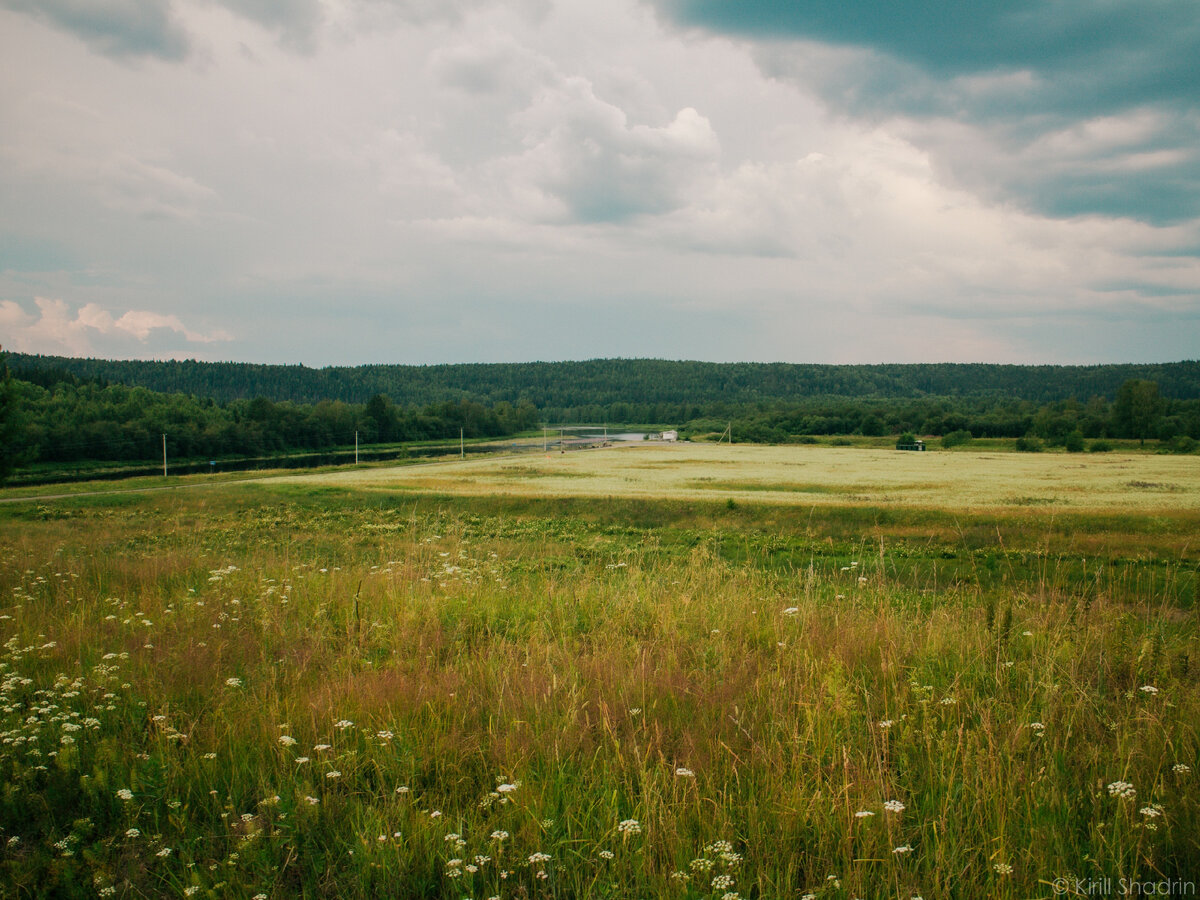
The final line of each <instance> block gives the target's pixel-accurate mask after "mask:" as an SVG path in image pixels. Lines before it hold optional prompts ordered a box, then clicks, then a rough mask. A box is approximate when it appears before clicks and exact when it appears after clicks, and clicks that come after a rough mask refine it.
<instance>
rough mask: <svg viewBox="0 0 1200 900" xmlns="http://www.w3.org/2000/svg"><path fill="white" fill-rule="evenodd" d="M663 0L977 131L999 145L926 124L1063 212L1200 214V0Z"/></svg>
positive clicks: (824, 87)
mask: <svg viewBox="0 0 1200 900" xmlns="http://www.w3.org/2000/svg"><path fill="white" fill-rule="evenodd" d="M656 2H657V6H658V8H660V9H661V10H663V11H664V12H665V13H666V14H667V15H668V17H669V18H671V19H673V20H675V21H676V22H678V23H679V24H682V25H684V26H687V27H699V28H702V29H705V30H708V31H711V32H716V33H722V34H728V35H734V36H740V37H744V38H747V39H750V40H751V41H753V42H755V43H756V44H757V58H758V60H759V63H760V65H761V66H762V68H763V70H764V71H765V72H766V73H767V74H770V75H772V76H775V77H778V78H781V79H785V80H792V81H795V82H797V83H802V84H804V85H806V86H807V87H809V88H811V89H813V90H816V91H817V92H819V93H820V95H821V96H822V97H824V98H825V100H826V101H827V102H828V103H830V105H831V106H833V107H834V108H836V109H837V110H839V111H841V112H845V113H849V114H850V115H854V116H862V117H868V118H877V119H883V118H888V117H894V116H906V117H911V118H913V119H914V120H917V121H918V122H920V121H924V122H926V123H935V122H945V121H953V122H957V123H961V124H963V125H965V126H968V127H970V128H972V129H975V131H976V142H977V144H986V145H987V146H988V148H989V149H988V150H987V152H986V153H984V154H980V153H979V152H978V147H977V146H976V147H966V146H960V147H957V148H955V149H956V150H957V152H951V150H950V148H949V142H948V141H947V140H946V139H945V135H944V134H940V133H937V132H938V130H939V129H938V128H937V127H931V128H930V129H929V130H928V133H926V134H921V129H920V128H917V129H914V137H915V139H916V140H917V141H918V143H920V144H921V145H922V146H926V147H929V148H931V150H932V151H933V152H934V153H935V155H936V156H937V159H938V161H939V163H940V164H941V165H942V166H943V167H944V168H945V169H946V170H947V171H949V172H951V173H953V174H954V175H955V176H956V177H957V178H959V179H960V180H962V181H963V182H964V183H972V182H976V183H974V184H972V186H973V187H975V188H978V187H980V184H979V183H978V182H981V181H988V182H990V183H991V184H992V185H994V186H996V187H998V188H999V189H1001V190H1003V191H1007V192H1008V193H1009V194H1011V195H1012V196H1014V197H1016V198H1019V199H1020V200H1021V201H1022V202H1023V203H1024V204H1025V205H1027V206H1030V207H1032V208H1035V209H1038V210H1039V211H1041V212H1044V213H1047V214H1050V215H1054V216H1071V215H1080V214H1099V215H1113V216H1129V217H1133V218H1138V219H1141V220H1144V221H1148V222H1153V223H1157V224H1165V223H1171V222H1179V221H1184V220H1187V219H1190V218H1194V217H1196V216H1198V215H1200V152H1198V150H1197V147H1198V146H1200V145H1198V143H1197V141H1196V136H1197V124H1196V123H1197V121H1198V120H1200V6H1197V5H1196V3H1195V2H1193V0H1153V2H1129V0H1100V2H1097V0H1060V2H1045V0H1036V2H1035V0H1018V2H1013V3H1004V4H999V3H991V2H987V3H982V2H963V0H926V2H921V3H884V4H881V3H875V2H867V0H848V2H827V0H813V2H804V3H784V2H770V0H743V2H739V3H725V2H718V0H656ZM1139 111H1141V112H1144V111H1152V112H1153V113H1154V115H1155V116H1156V126H1155V127H1154V128H1144V127H1139V128H1135V129H1131V130H1130V133H1129V134H1127V135H1125V136H1123V137H1120V138H1115V139H1114V138H1112V137H1111V136H1109V137H1104V138H1101V139H1097V140H1095V141H1093V142H1092V143H1091V144H1090V145H1086V146H1085V145H1084V144H1080V143H1079V142H1072V141H1070V140H1069V139H1067V138H1069V137H1070V136H1071V135H1072V133H1074V132H1076V131H1077V130H1078V129H1079V127H1080V124H1081V123H1084V122H1087V121H1094V120H1105V119H1107V120H1114V119H1117V118H1119V117H1121V116H1123V115H1131V114H1135V113H1138V112H1139ZM943 130H944V129H943ZM1064 139H1067V140H1065V143H1067V144H1069V145H1071V146H1070V147H1069V149H1066V150H1064V149H1063V147H1062V146H1061V144H1063V143H1064ZM939 151H940V152H939Z"/></svg>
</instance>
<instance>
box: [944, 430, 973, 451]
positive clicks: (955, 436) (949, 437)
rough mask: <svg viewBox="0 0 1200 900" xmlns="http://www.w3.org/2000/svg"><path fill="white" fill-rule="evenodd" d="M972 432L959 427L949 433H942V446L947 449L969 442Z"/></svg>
mask: <svg viewBox="0 0 1200 900" xmlns="http://www.w3.org/2000/svg"><path fill="white" fill-rule="evenodd" d="M971 438H972V434H971V432H969V431H964V430H963V429H959V430H958V431H952V432H950V433H949V434H946V435H942V446H943V447H945V448H946V449H947V450H949V449H950V448H951V447H961V446H962V445H963V444H967V443H970V441H971Z"/></svg>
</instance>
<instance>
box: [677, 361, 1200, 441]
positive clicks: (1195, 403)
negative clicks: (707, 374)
mask: <svg viewBox="0 0 1200 900" xmlns="http://www.w3.org/2000/svg"><path fill="white" fill-rule="evenodd" d="M731 424H732V430H733V436H734V438H735V439H736V440H740V441H743V442H751V443H788V442H795V441H802V440H804V438H806V437H808V436H815V435H868V436H881V435H893V434H913V435H918V434H919V435H945V436H953V437H951V438H950V440H949V441H948V442H946V443H945V446H955V445H957V444H962V443H965V442H966V441H968V440H970V439H972V438H984V437H1002V438H1029V437H1036V438H1037V439H1039V441H1041V442H1044V443H1045V445H1046V446H1051V447H1059V446H1061V447H1068V449H1076V448H1078V449H1082V447H1081V446H1079V445H1080V442H1082V441H1083V440H1085V439H1087V440H1096V439H1104V438H1126V439H1128V438H1135V439H1138V440H1141V441H1143V442H1144V441H1146V440H1148V439H1152V440H1157V441H1161V442H1164V443H1166V444H1168V445H1169V447H1170V449H1175V450H1183V451H1185V452H1190V451H1191V450H1193V449H1195V447H1196V442H1197V441H1200V399H1189V400H1179V399H1168V398H1164V397H1162V396H1160V395H1159V392H1158V386H1157V385H1156V384H1155V383H1154V382H1153V381H1146V380H1143V379H1130V380H1129V381H1126V382H1125V383H1124V384H1123V385H1122V386H1121V387H1119V388H1118V389H1117V392H1116V397H1115V398H1114V399H1113V400H1111V401H1110V400H1107V399H1105V398H1104V397H1092V398H1090V399H1089V400H1087V401H1086V402H1081V401H1079V400H1076V399H1074V398H1072V399H1068V400H1056V401H1053V402H1050V403H1043V404H1037V403H1034V402H1032V401H1029V400H1013V399H1004V398H995V399H993V398H984V397H974V398H947V397H941V398H932V397H930V398H921V399H916V400H909V399H898V400H893V401H890V402H887V401H877V400H854V399H844V398H826V399H813V400H805V401H801V402H798V403H791V404H775V405H768V406H764V407H762V408H758V409H754V410H742V411H740V412H739V413H735V414H731V415H728V416H725V417H716V416H707V417H705V416H700V417H696V418H694V419H691V420H689V421H687V422H686V423H685V424H683V426H682V428H681V431H682V435H683V436H684V437H688V436H694V435H699V434H709V433H714V432H721V431H724V430H725V428H726V427H728V426H729V425H731Z"/></svg>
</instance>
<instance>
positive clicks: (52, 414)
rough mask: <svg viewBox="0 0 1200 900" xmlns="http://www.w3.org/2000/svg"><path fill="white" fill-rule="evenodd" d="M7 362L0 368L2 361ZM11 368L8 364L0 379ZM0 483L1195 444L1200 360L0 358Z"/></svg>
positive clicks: (1199, 431)
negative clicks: (361, 463) (616, 429)
mask: <svg viewBox="0 0 1200 900" xmlns="http://www.w3.org/2000/svg"><path fill="white" fill-rule="evenodd" d="M0 365H3V364H2V363H0ZM10 369H11V371H10ZM0 375H3V382H2V384H0V436H2V437H3V453H2V454H0V478H2V477H3V476H4V475H5V474H6V471H11V469H12V468H13V467H15V466H18V465H21V464H25V463H29V462H43V463H54V462H70V461H79V460H106V461H124V460H129V461H134V460H152V459H155V458H157V457H158V456H159V454H160V453H161V440H162V435H164V434H166V435H169V441H170V453H171V455H172V457H175V458H180V457H182V458H189V457H190V458H209V457H212V458H221V457H225V458H228V457H233V456H242V457H264V456H271V455H273V454H281V453H287V452H294V451H320V450H326V449H329V448H333V447H338V446H343V447H344V446H346V445H348V444H353V443H354V442H355V439H356V435H357V439H358V440H359V441H360V442H361V443H363V444H371V443H397V442H414V441H424V440H438V439H453V438H457V437H458V436H459V434H460V431H461V433H462V434H464V435H465V436H466V437H467V438H485V437H501V436H505V435H510V434H514V433H516V432H519V431H525V430H529V429H532V428H536V427H538V426H539V424H541V423H549V424H554V423H558V422H564V421H565V422H596V423H599V422H610V423H614V424H616V423H632V422H642V423H658V424H662V425H672V426H675V427H678V428H680V429H681V431H682V432H683V434H684V436H698V435H704V434H709V433H713V432H720V431H723V430H724V429H725V428H726V427H730V426H731V427H732V432H733V434H734V436H735V438H736V439H737V440H738V441H753V442H770V443H786V442H794V441H804V440H811V439H812V436H815V435H854V434H857V435H868V436H879V435H892V434H902V433H912V434H924V435H944V436H948V437H947V442H948V443H951V442H959V443H961V442H962V441H964V440H969V439H971V438H981V437H1009V438H1020V439H1022V440H1023V441H1025V444H1024V447H1025V448H1029V449H1033V448H1035V447H1039V446H1042V444H1043V443H1044V444H1046V445H1049V446H1063V447H1066V448H1068V449H1083V441H1084V440H1085V439H1086V440H1091V441H1102V440H1103V439H1105V438H1136V439H1140V440H1142V441H1146V440H1153V441H1159V442H1161V443H1162V445H1163V446H1164V447H1165V448H1166V449H1171V450H1175V451H1183V452H1191V451H1192V450H1194V449H1195V447H1196V441H1197V440H1200V363H1196V362H1183V363H1171V364H1163V365H1144V366H1092V367H1068V366H993V365H910V366H902V365H895V366H800V365H785V364H749V363H746V364H741V363H739V364H718V363H698V362H668V361H664V360H592V361H588V362H579V363H523V364H497V365H483V364H480V365H460V366H428V367H414V366H363V367H359V368H355V369H308V368H304V367H302V366H253V365H247V364H234V363H199V362H118V361H104V360H80V359H68V358H64V357H44V356H25V355H20V354H11V355H9V360H8V366H7V367H4V371H3V372H0Z"/></svg>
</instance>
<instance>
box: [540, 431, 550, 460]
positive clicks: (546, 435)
mask: <svg viewBox="0 0 1200 900" xmlns="http://www.w3.org/2000/svg"><path fill="white" fill-rule="evenodd" d="M549 449H550V429H549V428H547V427H546V426H545V425H543V426H542V452H543V453H545V452H546V451H547V450H549Z"/></svg>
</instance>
